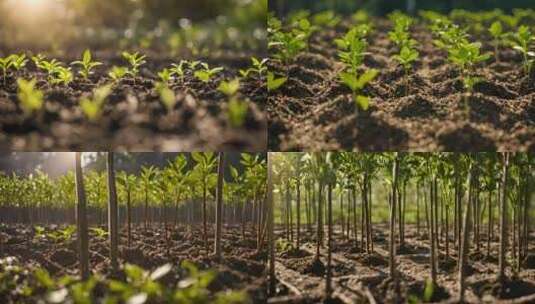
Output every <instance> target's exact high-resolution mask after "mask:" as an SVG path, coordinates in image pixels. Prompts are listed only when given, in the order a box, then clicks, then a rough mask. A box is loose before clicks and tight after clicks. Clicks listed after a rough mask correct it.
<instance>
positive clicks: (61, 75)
mask: <svg viewBox="0 0 535 304" xmlns="http://www.w3.org/2000/svg"><path fill="white" fill-rule="evenodd" d="M73 79H74V76H73V75H72V72H71V69H70V68H65V67H62V66H59V67H57V68H56V70H55V71H54V72H53V73H52V78H51V79H50V82H51V83H52V84H55V85H56V84H58V85H59V84H63V85H64V86H67V85H69V83H71V82H72V81H73Z"/></svg>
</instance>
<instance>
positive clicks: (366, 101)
mask: <svg viewBox="0 0 535 304" xmlns="http://www.w3.org/2000/svg"><path fill="white" fill-rule="evenodd" d="M378 73H379V72H378V71H377V70H375V69H371V70H367V71H366V72H364V73H363V74H362V75H360V76H358V75H357V74H355V73H348V72H340V74H339V76H340V80H341V81H342V83H344V84H345V85H346V86H348V87H349V88H350V89H351V91H352V95H353V100H354V102H355V103H356V105H357V109H359V108H360V109H361V110H363V111H367V110H368V108H369V106H370V98H369V97H368V96H364V95H362V93H361V90H362V89H364V87H365V86H366V85H367V84H368V83H370V82H371V81H372V80H373V79H375V77H376V76H377V74H378Z"/></svg>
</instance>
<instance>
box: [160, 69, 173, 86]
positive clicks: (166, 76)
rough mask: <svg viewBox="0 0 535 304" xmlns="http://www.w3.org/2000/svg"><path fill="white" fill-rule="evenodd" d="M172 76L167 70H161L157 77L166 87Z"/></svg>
mask: <svg viewBox="0 0 535 304" xmlns="http://www.w3.org/2000/svg"><path fill="white" fill-rule="evenodd" d="M172 75H173V73H172V72H171V71H170V70H169V69H167V68H165V69H163V70H162V71H161V72H158V77H160V80H161V81H162V82H163V83H165V84H166V85H168V84H169V82H170V81H171V77H172Z"/></svg>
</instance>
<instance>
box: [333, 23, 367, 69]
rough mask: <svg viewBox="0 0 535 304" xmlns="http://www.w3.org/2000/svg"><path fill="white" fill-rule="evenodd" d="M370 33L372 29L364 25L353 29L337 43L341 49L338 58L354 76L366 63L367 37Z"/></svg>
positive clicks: (336, 41)
mask: <svg viewBox="0 0 535 304" xmlns="http://www.w3.org/2000/svg"><path fill="white" fill-rule="evenodd" d="M369 31H370V27H369V26H368V25H366V24H362V25H359V26H356V27H353V28H351V29H350V30H349V31H348V32H347V33H346V34H345V35H344V37H343V38H341V39H336V40H335V43H336V44H337V46H338V48H339V49H340V50H339V52H338V56H339V57H340V60H341V61H342V62H343V63H344V64H345V65H346V69H349V71H350V72H351V73H353V74H356V73H357V69H358V67H359V66H360V65H361V64H362V62H363V61H364V56H365V55H366V54H368V53H366V52H365V51H366V48H367V47H368V42H367V41H366V36H367V35H368V33H369Z"/></svg>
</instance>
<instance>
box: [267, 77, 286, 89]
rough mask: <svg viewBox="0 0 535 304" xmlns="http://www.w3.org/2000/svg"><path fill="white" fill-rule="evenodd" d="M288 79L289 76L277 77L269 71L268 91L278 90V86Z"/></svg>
mask: <svg viewBox="0 0 535 304" xmlns="http://www.w3.org/2000/svg"><path fill="white" fill-rule="evenodd" d="M286 81H288V78H287V77H279V78H277V77H276V76H275V74H273V73H271V72H268V76H267V87H268V91H270V92H271V91H276V90H277V89H278V88H280V87H281V86H282V85H283V84H285V83H286Z"/></svg>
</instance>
